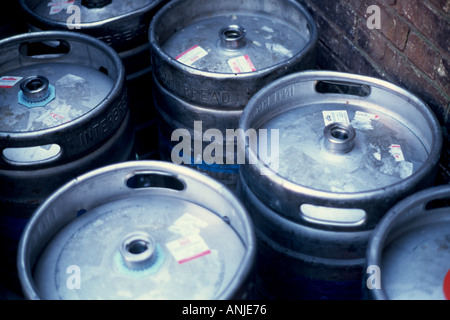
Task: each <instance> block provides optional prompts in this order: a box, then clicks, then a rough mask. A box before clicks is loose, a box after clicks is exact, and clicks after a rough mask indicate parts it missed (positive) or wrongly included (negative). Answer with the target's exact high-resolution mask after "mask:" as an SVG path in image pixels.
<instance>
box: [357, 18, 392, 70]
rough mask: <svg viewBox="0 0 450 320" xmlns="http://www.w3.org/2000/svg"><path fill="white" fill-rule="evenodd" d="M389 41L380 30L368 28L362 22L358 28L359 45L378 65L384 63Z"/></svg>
mask: <svg viewBox="0 0 450 320" xmlns="http://www.w3.org/2000/svg"><path fill="white" fill-rule="evenodd" d="M387 41H388V40H387V39H386V38H385V37H383V36H382V35H381V33H380V31H378V30H375V29H373V30H371V29H369V28H367V26H366V21H364V20H361V21H360V23H359V27H358V38H357V44H358V45H359V46H360V47H361V48H362V49H363V50H364V51H365V52H366V53H367V54H368V55H369V56H370V57H371V58H372V59H373V60H374V61H375V62H377V63H382V62H383V59H384V54H385V51H386V43H387Z"/></svg>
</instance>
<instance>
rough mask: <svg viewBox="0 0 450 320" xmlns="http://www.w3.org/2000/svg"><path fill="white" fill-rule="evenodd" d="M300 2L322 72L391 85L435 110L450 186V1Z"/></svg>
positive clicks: (442, 174)
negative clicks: (313, 29) (313, 31)
mask: <svg viewBox="0 0 450 320" xmlns="http://www.w3.org/2000/svg"><path fill="white" fill-rule="evenodd" d="M297 1H298V2H299V3H301V4H302V5H304V6H305V8H306V9H308V11H309V12H310V13H311V14H312V15H313V18H314V19H315V21H316V23H317V26H318V28H319V38H320V41H319V47H318V53H317V67H318V68H320V69H327V70H338V71H344V72H351V73H357V74H362V75H367V76H372V77H377V78H381V79H384V80H387V81H390V82H392V83H395V84H397V85H399V86H401V87H404V88H405V89H407V90H408V91H410V92H411V93H413V94H415V95H417V96H418V97H420V98H421V99H423V100H424V101H425V102H426V103H427V104H428V105H429V106H430V108H431V109H432V110H433V111H434V113H435V114H436V116H437V117H438V119H439V121H440V124H441V126H442V131H443V135H444V150H443V154H442V159H441V163H440V166H439V172H438V178H437V182H436V183H437V184H442V183H450V164H449V163H450V136H449V134H450V0H297ZM372 5H376V6H377V7H378V8H379V9H380V11H379V12H380V16H379V17H380V25H379V27H380V28H379V29H377V28H374V29H370V28H369V27H368V23H367V21H368V20H369V24H370V25H372V23H373V22H376V20H373V18H374V17H376V16H374V14H375V12H374V11H370V10H369V12H368V8H369V7H370V6H372ZM374 26H375V27H377V26H376V25H374Z"/></svg>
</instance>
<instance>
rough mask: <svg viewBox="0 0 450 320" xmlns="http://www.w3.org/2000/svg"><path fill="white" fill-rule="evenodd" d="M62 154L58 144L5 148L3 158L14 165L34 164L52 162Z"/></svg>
mask: <svg viewBox="0 0 450 320" xmlns="http://www.w3.org/2000/svg"><path fill="white" fill-rule="evenodd" d="M62 154H63V152H62V148H61V146H59V145H58V144H49V145H45V146H36V147H21V148H19V147H16V148H5V149H3V150H2V158H3V160H4V161H5V162H6V163H8V164H9V165H13V166H33V165H38V164H44V163H50V162H54V161H56V160H58V159H59V158H61V156H62Z"/></svg>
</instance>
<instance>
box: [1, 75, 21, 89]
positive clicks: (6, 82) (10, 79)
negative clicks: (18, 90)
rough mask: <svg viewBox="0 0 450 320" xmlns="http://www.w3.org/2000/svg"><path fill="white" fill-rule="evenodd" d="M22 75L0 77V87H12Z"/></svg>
mask: <svg viewBox="0 0 450 320" xmlns="http://www.w3.org/2000/svg"><path fill="white" fill-rule="evenodd" d="M22 79H23V78H22V77H14V76H3V77H1V78H0V88H6V89H9V88H12V87H14V86H15V85H16V83H17V82H19V81H20V80H22Z"/></svg>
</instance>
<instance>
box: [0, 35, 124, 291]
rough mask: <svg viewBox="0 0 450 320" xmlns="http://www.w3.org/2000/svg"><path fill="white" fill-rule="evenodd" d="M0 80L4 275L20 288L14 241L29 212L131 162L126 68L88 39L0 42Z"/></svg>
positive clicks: (28, 37) (0, 204) (112, 53)
mask: <svg viewBox="0 0 450 320" xmlns="http://www.w3.org/2000/svg"><path fill="white" fill-rule="evenodd" d="M0 77H1V78H0V99H1V100H0V207H1V211H0V237H1V251H2V252H1V253H2V256H4V257H5V258H4V260H2V261H3V263H2V265H1V270H2V271H4V272H2V276H5V278H6V280H9V279H11V276H10V275H8V274H15V275H16V281H17V282H16V283H17V284H18V279H17V272H16V251H17V244H18V242H19V239H20V236H21V233H22V231H23V229H24V227H25V224H26V222H27V221H28V219H29V217H30V216H31V215H32V213H33V212H34V211H35V210H36V208H37V207H38V206H39V205H40V204H41V203H42V202H43V201H44V200H45V199H46V198H47V197H48V196H49V195H50V194H51V193H52V192H53V191H54V190H55V189H56V188H57V187H59V186H61V185H62V184H64V183H66V182H67V181H69V180H70V179H73V178H74V177H76V176H78V175H80V174H82V173H84V172H86V171H89V170H92V169H94V168H97V167H100V166H104V165H107V164H111V163H116V162H122V161H125V160H128V159H130V157H131V156H132V153H133V135H132V132H131V127H130V125H129V111H128V102H127V95H126V87H125V85H124V81H125V73H124V69H123V64H122V62H121V60H120V58H119V56H118V55H117V53H116V52H115V51H114V50H113V49H111V48H110V47H108V46H107V45H106V44H104V43H103V42H101V41H99V40H97V39H95V38H93V37H90V36H87V35H83V34H78V33H73V32H68V31H45V32H36V33H27V34H21V35H17V36H14V37H10V38H6V39H3V40H1V41H0ZM2 278H3V277H2Z"/></svg>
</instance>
